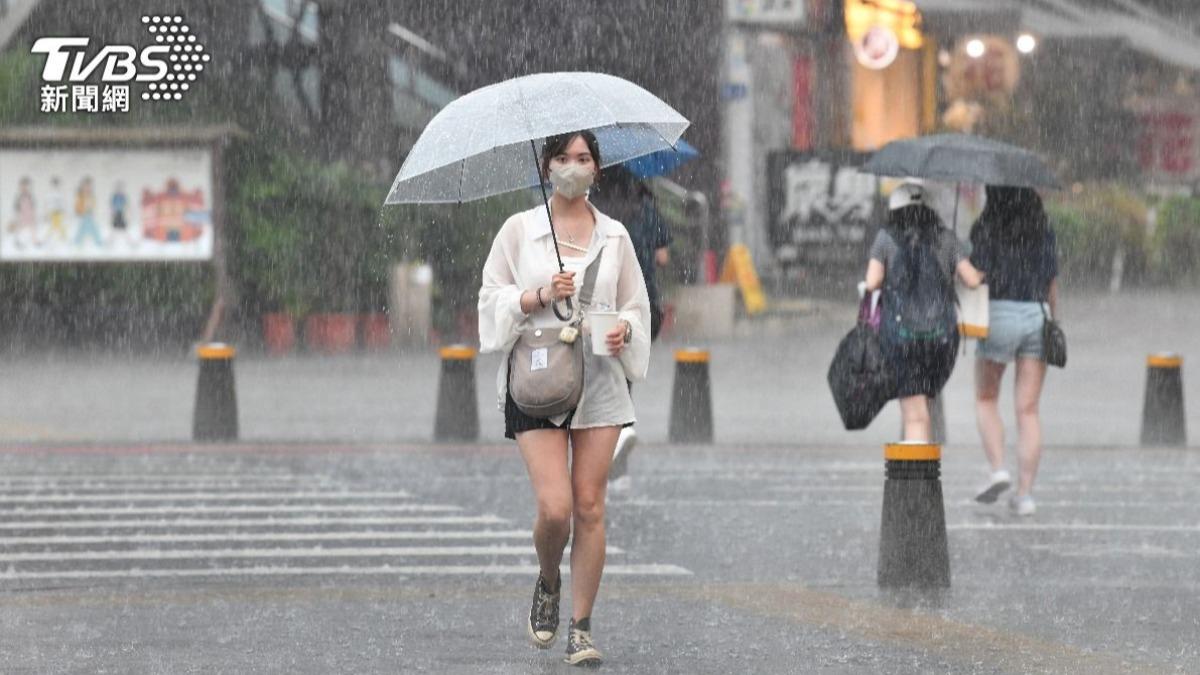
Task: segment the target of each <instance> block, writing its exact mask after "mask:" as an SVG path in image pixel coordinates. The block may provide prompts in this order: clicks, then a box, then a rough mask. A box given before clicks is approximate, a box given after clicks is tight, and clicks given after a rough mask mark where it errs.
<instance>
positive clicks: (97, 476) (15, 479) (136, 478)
mask: <svg viewBox="0 0 1200 675" xmlns="http://www.w3.org/2000/svg"><path fill="white" fill-rule="evenodd" d="M173 481H174V482H194V481H210V482H229V483H259V482H279V483H287V484H295V483H302V482H312V481H313V479H312V478H309V477H307V476H294V475H291V474H286V473H277V474H270V473H267V474H255V475H253V476H248V475H245V474H239V473H209V474H203V473H164V474H153V473H140V474H139V473H93V474H86V473H85V474H80V473H70V474H62V475H60V476H55V475H51V474H26V475H23V476H22V475H14V474H9V475H7V476H4V477H0V485H7V484H13V483H21V484H28V483H47V484H50V483H54V484H57V483H97V482H119V483H129V482H139V483H141V482H150V483H154V484H156V485H157V484H159V483H164V482H173Z"/></svg>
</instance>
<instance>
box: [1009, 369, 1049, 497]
mask: <svg viewBox="0 0 1200 675" xmlns="http://www.w3.org/2000/svg"><path fill="white" fill-rule="evenodd" d="M1045 379H1046V362H1045V361H1042V360H1041V359H1030V358H1018V359H1017V383H1016V385H1015V387H1014V390H1015V392H1016V396H1015V399H1016V406H1017V435H1018V437H1019V438H1020V450H1019V454H1018V455H1017V458H1018V460H1019V461H1020V469H1021V476H1020V478H1019V479H1018V482H1017V495H1019V496H1020V495H1027V494H1029V492H1030V491H1031V490H1033V479H1034V478H1035V477H1036V476H1037V470H1038V463H1039V462H1040V461H1041V458H1042V421H1041V418H1040V416H1039V414H1038V402H1039V401H1040V400H1041V398H1042V383H1043V382H1045Z"/></svg>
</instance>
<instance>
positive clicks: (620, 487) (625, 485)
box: [608, 474, 633, 495]
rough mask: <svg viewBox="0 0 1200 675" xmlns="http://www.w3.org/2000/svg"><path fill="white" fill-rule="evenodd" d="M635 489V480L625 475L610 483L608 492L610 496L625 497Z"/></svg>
mask: <svg viewBox="0 0 1200 675" xmlns="http://www.w3.org/2000/svg"><path fill="white" fill-rule="evenodd" d="M632 488H633V478H631V477H630V476H629V474H625V475H624V476H621V477H619V478H614V479H612V480H610V481H609V482H608V491H609V493H610V494H614V495H623V494H626V493H627V492H629V491H630V490H631V489H632Z"/></svg>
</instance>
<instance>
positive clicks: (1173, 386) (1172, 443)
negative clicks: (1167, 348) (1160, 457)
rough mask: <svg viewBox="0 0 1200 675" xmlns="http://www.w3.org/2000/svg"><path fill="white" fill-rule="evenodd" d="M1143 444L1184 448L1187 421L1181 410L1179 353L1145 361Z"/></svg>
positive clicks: (1181, 363)
mask: <svg viewBox="0 0 1200 675" xmlns="http://www.w3.org/2000/svg"><path fill="white" fill-rule="evenodd" d="M1142 445H1143V446H1169V447H1184V446H1185V445H1187V422H1186V420H1185V417H1184V407H1183V357H1182V356H1179V355H1178V354H1171V353H1164V354H1153V355H1151V356H1149V357H1148V358H1147V359H1146V396H1145V399H1144V400H1143V402H1142Z"/></svg>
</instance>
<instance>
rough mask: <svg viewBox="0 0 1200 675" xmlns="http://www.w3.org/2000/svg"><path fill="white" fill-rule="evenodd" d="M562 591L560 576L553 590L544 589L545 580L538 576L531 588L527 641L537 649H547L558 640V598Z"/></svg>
mask: <svg viewBox="0 0 1200 675" xmlns="http://www.w3.org/2000/svg"><path fill="white" fill-rule="evenodd" d="M560 590H562V575H559V577H558V581H557V582H555V584H554V590H550V589H549V588H547V587H546V580H545V579H543V578H542V575H541V574H539V575H538V579H537V584H535V585H534V587H533V607H530V608H529V623H528V627H529V639H530V640H533V644H534V645H535V646H536V647H537V648H538V649H549V648H550V647H552V646H553V645H554V640H555V639H557V638H558V598H559V591H560Z"/></svg>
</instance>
